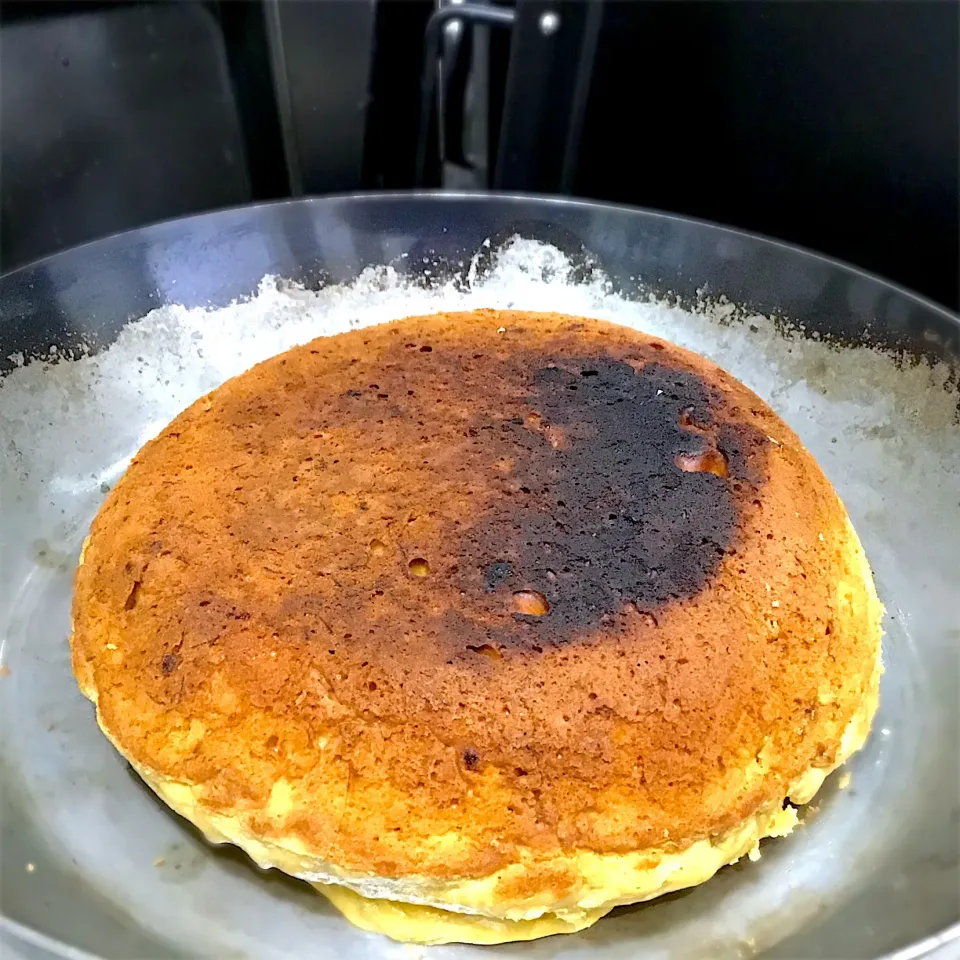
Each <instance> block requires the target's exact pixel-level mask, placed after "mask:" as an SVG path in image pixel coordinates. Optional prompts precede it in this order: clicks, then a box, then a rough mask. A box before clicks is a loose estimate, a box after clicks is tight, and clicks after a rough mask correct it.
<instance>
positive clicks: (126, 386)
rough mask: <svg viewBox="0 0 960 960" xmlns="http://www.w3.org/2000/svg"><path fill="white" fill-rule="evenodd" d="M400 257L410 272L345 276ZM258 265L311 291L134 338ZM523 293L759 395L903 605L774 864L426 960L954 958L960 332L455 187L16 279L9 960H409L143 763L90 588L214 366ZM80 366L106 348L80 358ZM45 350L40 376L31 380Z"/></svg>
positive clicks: (550, 205) (759, 250) (959, 738)
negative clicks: (623, 331)
mask: <svg viewBox="0 0 960 960" xmlns="http://www.w3.org/2000/svg"><path fill="white" fill-rule="evenodd" d="M515 237H520V238H525V239H521V240H515V239H511V238H515ZM531 241H540V243H533V242H531ZM384 264H391V265H393V268H394V269H393V270H392V271H385V270H380V271H378V272H375V273H373V274H371V273H367V274H365V275H364V276H363V277H362V278H361V279H360V280H359V281H358V280H357V278H358V276H359V275H360V274H361V271H363V270H364V268H366V267H369V266H376V265H384ZM265 274H272V275H276V276H279V277H283V278H287V279H292V280H296V281H301V282H302V283H303V284H304V285H305V286H306V287H307V288H312V289H316V288H320V292H319V293H318V294H316V295H315V296H314V295H311V294H306V293H303V292H302V291H300V292H298V291H296V290H295V291H293V292H290V293H288V292H284V290H282V289H281V290H277V289H276V286H275V285H274V286H268V288H265V291H264V292H263V293H262V294H261V295H260V297H259V298H258V299H257V300H255V301H253V302H252V303H247V304H243V303H241V304H239V305H236V306H234V307H231V308H229V309H227V310H225V311H220V312H213V313H210V314H209V315H204V314H202V313H200V312H192V313H191V312H187V311H183V310H176V309H172V308H166V309H165V310H164V311H161V312H160V313H159V314H154V315H153V316H152V317H151V318H148V319H147V320H146V321H144V322H143V323H142V324H139V325H132V326H129V325H130V322H131V321H132V320H136V319H137V318H140V317H143V316H144V315H145V314H147V313H148V312H149V311H151V310H154V309H155V308H158V307H162V306H163V305H168V304H183V305H185V306H186V307H224V306H225V305H227V304H230V303H231V302H232V301H235V300H237V299H238V298H239V299H241V300H242V299H243V298H249V297H250V295H251V294H253V293H254V292H255V291H256V290H257V287H258V283H259V282H260V280H261V278H262V277H263V276H264V275H265ZM457 275H459V278H456V276H457ZM451 278H455V279H451ZM337 283H342V284H346V286H343V287H337V288H333V287H331V284H337ZM650 296H657V297H660V298H661V302H660V303H659V305H657V304H650V303H649V302H647V301H648V298H649V297H650ZM663 298H667V299H669V301H670V305H667V304H666V303H664V302H663ZM507 303H513V304H515V305H517V306H520V307H528V308H540V309H565V310H567V311H568V312H580V313H593V314H594V315H598V316H607V317H610V318H612V319H617V320H620V321H621V322H626V323H636V324H639V325H641V326H646V327H647V328H649V329H651V330H653V331H654V332H657V333H659V334H661V335H665V336H670V337H672V338H673V339H676V340H678V341H680V342H682V343H684V344H685V345H687V346H690V347H693V348H694V349H697V350H700V351H701V352H703V353H705V354H707V355H709V356H711V357H712V358H713V359H715V360H717V361H718V362H720V363H721V364H722V365H724V366H726V367H727V368H728V369H730V370H731V372H733V373H734V374H735V375H737V376H739V377H740V378H741V379H743V380H745V382H747V383H748V385H750V386H752V387H753V388H754V389H756V390H757V391H758V392H759V393H761V395H763V396H764V397H765V398H766V399H767V400H769V401H770V402H771V403H772V404H773V406H774V407H775V408H776V409H777V410H778V412H780V413H781V414H782V415H783V416H784V417H785V419H786V420H787V421H788V422H789V423H790V424H791V425H792V426H793V427H794V429H795V430H796V431H797V432H798V433H799V434H800V436H801V438H802V439H803V440H804V442H805V443H806V444H807V446H808V447H809V448H810V449H811V450H812V451H813V453H814V454H815V455H816V456H817V457H818V459H819V460H820V462H821V463H822V464H823V466H824V469H825V470H826V472H827V473H828V475H829V476H830V478H831V479H832V480H833V482H834V483H835V485H836V486H837V488H838V490H839V492H840V494H841V495H842V496H843V497H844V499H845V500H846V501H847V503H848V506H849V508H850V512H851V514H852V516H853V520H854V523H855V525H856V526H857V528H858V530H859V531H860V533H861V536H862V539H863V541H864V544H865V546H866V549H867V553H868V555H869V556H870V558H871V560H872V562H873V565H874V568H875V571H876V576H877V581H878V586H879V588H880V592H881V595H882V597H883V599H884V601H885V603H886V606H887V610H888V613H889V615H888V618H887V622H886V625H885V626H886V638H885V659H886V664H887V672H886V674H885V676H884V681H883V688H882V705H881V712H880V714H879V716H878V719H877V722H876V726H875V730H874V733H873V735H872V737H871V739H870V741H869V743H868V745H867V747H866V748H865V750H864V751H863V752H862V753H861V754H860V755H858V757H857V758H856V759H855V761H854V762H853V763H852V764H851V769H850V776H849V777H841V776H835V777H833V778H831V780H830V781H828V785H827V786H826V787H825V788H824V792H823V793H822V794H821V796H820V797H819V798H818V800H817V801H816V803H815V805H814V808H813V809H812V810H811V811H808V812H807V815H806V820H805V823H804V825H803V827H802V828H801V829H799V830H798V831H797V832H796V833H795V834H794V835H793V836H791V837H789V838H786V839H785V840H781V841H772V842H769V843H767V844H766V845H765V846H764V848H763V850H764V856H763V858H762V860H761V861H760V862H759V863H756V864H754V863H745V864H742V865H737V866H735V867H732V868H728V869H726V870H724V871H722V872H721V873H720V874H719V875H718V876H717V877H716V878H714V879H713V880H711V881H710V882H709V883H707V884H705V885H704V886H702V887H699V888H696V889H694V890H692V891H687V892H685V893H681V894H676V895H673V896H671V897H667V898H664V899H663V900H661V901H654V902H653V903H650V904H646V905H641V906H637V907H632V908H626V909H621V910H619V911H617V912H616V913H615V914H613V915H611V916H610V917H609V918H606V919H604V920H602V921H601V922H600V923H599V924H597V925H596V926H595V927H593V928H592V929H590V930H588V931H585V932H584V933H582V934H578V935H576V936H573V937H566V938H564V937H554V938H550V939H548V940H544V941H539V942H537V943H534V944H522V945H513V946H510V945H507V946H504V947H502V948H473V947H449V948H447V947H444V948H431V949H430V950H429V951H425V953H428V954H429V956H430V957H431V960H432V958H434V957H436V958H438V960H440V958H468V957H478V956H480V955H481V950H483V952H484V953H485V954H492V955H494V956H497V957H511V956H517V955H522V956H523V957H527V958H561V957H562V958H574V957H579V958H586V957H590V958H627V957H631V958H632V957H636V956H638V955H643V956H644V957H649V958H667V957H670V958H675V957H691V958H697V957H703V958H711V960H712V958H719V957H726V956H731V957H741V956H753V955H758V954H762V955H763V956H765V957H771V958H777V957H779V958H788V957H789V958H796V957H803V958H814V957H820V958H838V957H842V958H854V957H880V956H894V957H897V958H900V960H906V958H908V957H920V956H928V955H933V954H936V955H937V956H948V955H949V956H956V955H958V954H957V952H956V949H955V948H956V947H957V945H958V944H960V924H958V922H957V921H958V916H960V897H958V894H960V886H958V861H960V821H958V817H960V796H958V793H960V781H958V756H960V731H958V704H960V601H958V597H960V553H958V548H957V544H958V542H960V426H958V421H957V402H958V394H957V389H956V379H955V376H954V378H953V379H951V374H950V371H951V370H955V369H956V368H957V366H958V361H960V322H958V320H957V318H956V317H953V316H951V315H950V314H948V313H947V312H945V311H943V310H941V309H940V308H938V307H936V306H934V305H933V304H930V303H926V302H924V301H922V300H920V299H919V298H917V297H915V296H913V295H911V294H910V293H907V292H905V291H903V290H899V289H896V288H895V287H892V286H890V285H889V284H886V283H884V282H883V281H881V280H878V279H876V278H873V277H870V276H867V275H866V274H863V273H861V272H859V271H857V270H854V269H852V268H849V267H846V266H843V265H841V264H838V263H835V262H833V261H830V260H826V259H824V258H822V257H818V256H816V255H813V254H810V253H806V252H803V251H801V250H797V249H794V248H791V247H787V246H784V245H782V244H778V243H774V242H771V241H768V240H763V239H760V238H757V237H752V236H749V235H746V234H743V233H738V232H735V231H732V230H726V229H723V228H720V227H715V226H710V225H708V224H703V223H695V222H692V221H689V220H683V219H680V218H677V217H669V216H663V215H660V214H655V213H648V212H643V211H636V210H628V209H619V208H614V207H608V206H601V205H597V204H589V203H575V202H568V201H563V200H549V199H532V198H524V197H505V196H495V195H477V196H455V195H449V194H447V195H399V196H390V195H379V196H359V197H345V198H331V199H321V200H305V201H294V202H289V203H282V204H277V205H270V206H262V207H248V208H243V209H238V210H229V211H224V212H221V213H213V214H209V215H204V216H199V217H193V218H189V219H185V220H179V221H175V222H172V223H166V224H161V225H159V226H155V227H150V228H147V229H145V230H139V231H134V232H131V233H127V234H122V235H120V236H116V237H111V238H108V239H106V240H102V241H99V242H96V243H92V244H89V245H87V246H84V247H80V248H78V249H75V250H70V251H67V252H65V253H62V254H59V255H57V256H55V257H51V258H50V259H48V260H44V261H41V262H40V263H38V264H35V265H33V266H30V267H26V268H24V269H22V270H19V271H17V272H15V273H12V274H9V275H7V276H5V277H2V278H0V366H2V367H3V369H4V370H5V371H6V375H5V376H4V377H3V379H2V380H0V570H2V575H0V642H2V644H3V647H2V662H3V669H2V670H0V674H2V675H0V722H2V731H3V736H2V743H0V764H2V768H0V782H2V789H3V796H2V798H0V799H2V804H0V831H2V833H0V839H2V876H0V879H2V891H0V892H2V898H0V907H2V914H3V917H2V918H0V929H2V931H3V932H2V933H0V937H2V938H4V939H0V947H3V948H4V949H5V951H6V952H5V953H4V955H5V956H11V957H24V958H31V960H34V958H40V957H49V956H56V957H86V956H90V955H93V956H96V957H102V958H123V960H129V958H133V957H137V958H155V957H156V958H159V957H185V956H197V955H207V956H216V957H256V958H258V960H260V958H264V960H281V958H292V957H297V958H302V957H308V956H309V957H312V958H318V960H319V958H323V957H345V956H348V957H361V958H362V957H367V958H373V957H388V958H407V960H410V958H412V957H414V956H419V955H420V954H419V952H418V951H417V950H413V949H411V948H408V947H405V946H403V945H399V944H395V943H392V942H390V941H387V940H385V939H382V938H379V937H376V936H373V935H369V934H364V933H361V932H359V931H357V930H354V929H353V928H352V927H350V926H349V925H348V924H347V923H346V922H345V921H343V920H342V919H340V918H339V916H338V915H336V914H335V913H334V912H333V911H332V909H331V908H330V907H329V906H328V905H327V904H326V901H325V900H323V899H322V898H321V897H318V896H316V895H315V894H314V893H313V892H312V891H310V890H309V889H308V888H306V886H305V885H302V884H299V883H297V882H295V881H291V880H288V879H286V878H283V877H281V876H279V875H277V874H276V873H275V872H272V873H270V874H260V873H258V872H257V871H256V870H255V869H254V868H253V867H252V866H250V865H249V864H248V862H247V861H246V860H245V859H244V858H243V857H242V856H241V855H239V854H236V853H232V852H230V851H225V850H213V849H211V848H208V847H206V846H205V845H204V844H203V843H202V842H201V841H200V840H199V839H198V837H197V835H196V834H195V833H194V832H193V831H192V829H191V828H190V827H189V826H188V825H186V824H185V823H184V822H182V821H180V820H179V819H177V818H176V817H174V816H173V815H172V814H170V813H168V812H167V811H166V809H165V808H164V807H162V806H161V805H160V804H159V803H158V802H156V801H155V800H154V799H153V797H152V795H151V794H150V793H149V792H148V791H146V790H145V789H144V788H143V787H142V786H141V785H140V784H139V781H137V780H136V778H135V777H133V776H132V775H131V774H130V773H129V772H128V769H127V767H126V765H125V764H124V763H123V762H122V761H121V760H120V759H119V757H118V756H117V755H116V754H115V753H114V752H113V750H112V748H110V747H109V745H108V744H107V743H106V741H105V740H104V739H103V737H102V736H101V735H100V733H99V732H98V730H97V728H96V725H95V722H94V718H93V714H92V711H91V708H90V706H89V704H87V702H86V701H85V700H83V698H82V697H81V695H80V693H79V692H78V691H77V689H76V686H75V684H74V682H73V680H72V677H71V675H70V668H69V659H68V652H67V633H68V630H69V606H68V604H69V595H70V586H71V574H72V569H73V567H74V565H75V563H76V559H77V552H78V550H79V546H80V543H81V540H82V537H83V535H84V531H85V528H86V526H87V524H88V523H89V521H90V519H91V518H92V516H93V513H94V512H95V510H96V508H97V506H98V503H99V501H100V499H101V498H102V496H103V490H105V489H106V488H107V487H108V485H109V483H110V482H111V480H112V479H113V478H114V477H115V476H116V475H117V474H118V473H119V472H120V471H121V470H122V469H123V465H124V463H125V460H126V458H128V457H129V456H130V455H131V454H133V453H134V451H135V450H136V449H137V447H138V446H139V444H140V443H141V442H142V441H143V440H144V439H145V438H146V437H147V436H149V435H150V433H151V432H154V431H156V430H157V429H159V427H160V426H161V425H162V424H163V422H165V421H166V420H168V419H170V418H171V417H172V415H173V414H174V413H175V412H176V410H177V409H179V408H180V407H182V406H183V405H185V404H186V403H187V402H189V401H190V400H191V399H192V398H193V396H194V395H196V394H199V393H201V392H203V391H205V390H207V389H210V387H211V386H212V385H213V384H214V383H215V382H216V381H217V379H218V378H219V379H222V378H223V377H224V376H226V375H227V374H229V373H231V372H233V371H234V370H235V369H242V368H243V367H244V366H247V365H249V364H250V363H252V362H253V360H255V359H257V358H258V357H259V355H262V354H263V353H265V352H266V353H269V352H273V351H275V350H278V349H281V348H282V346H284V345H285V344H286V343H287V342H291V341H292V340H295V339H297V338H298V337H300V338H302V337H304V336H307V335H312V334H313V333H316V332H318V331H321V332H322V331H324V330H326V331H329V330H332V329H337V328H343V327H344V326H346V325H348V324H350V323H353V322H369V321H373V320H377V319H384V318H387V317H390V316H402V315H405V314H409V313H412V312H416V311H421V312H422V311H424V310H427V309H443V308H445V307H446V308H449V307H452V306H459V305H480V304H488V305H498V304H499V305H506V304H507ZM771 318H772V319H771ZM790 322H793V324H794V325H793V327H792V328H791V327H790ZM798 325H799V326H798ZM788 328H789V329H788ZM84 351H86V352H88V353H90V354H91V355H92V356H91V357H88V358H86V359H79V360H77V359H69V358H71V357H76V356H78V355H79V354H80V353H82V352H84ZM32 357H41V359H40V360H34V362H33V363H32V364H29V363H28V364H27V366H26V367H24V368H23V369H19V365H20V364H21V363H22V362H23V361H24V359H26V360H29V359H30V358H32ZM52 361H58V362H52ZM844 788H845V789H844Z"/></svg>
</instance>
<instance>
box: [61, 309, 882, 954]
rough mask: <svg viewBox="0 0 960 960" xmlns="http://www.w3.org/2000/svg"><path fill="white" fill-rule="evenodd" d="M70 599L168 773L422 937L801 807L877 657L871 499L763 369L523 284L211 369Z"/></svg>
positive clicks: (604, 902) (564, 892)
mask: <svg viewBox="0 0 960 960" xmlns="http://www.w3.org/2000/svg"><path fill="white" fill-rule="evenodd" d="M73 614H74V633H73V637H72V645H73V657H74V668H75V671H76V674H77V677H78V679H79V682H80V686H81V688H82V689H83V691H84V693H85V694H86V695H87V696H88V697H90V698H91V699H92V700H93V701H94V702H95V703H96V704H97V713H98V719H99V722H100V724H101V726H102V728H103V729H104V731H105V732H106V734H107V735H108V736H109V737H110V739H111V740H112V741H113V743H114V744H115V745H116V746H117V748H118V749H119V750H120V751H121V752H122V753H123V754H124V755H125V756H126V757H127V758H128V759H129V760H130V762H131V763H132V764H133V766H134V767H135V768H136V769H137V770H138V771H139V772H140V773H141V775H142V776H143V777H144V779H145V780H146V781H147V782H148V783H149V784H150V785H151V786H152V787H153V788H154V789H155V790H156V791H157V793H158V794H160V796H161V797H163V799H164V800H166V802H167V803H168V804H170V806H171V807H173V808H174V809H175V810H177V811H178V812H180V813H182V814H183V815H185V816H186V817H188V818H189V819H190V820H192V821H193V822H194V823H196V824H197V826H198V827H200V829H202V830H203V831H204V833H205V834H206V835H207V836H208V837H209V838H210V839H211V840H214V841H218V842H222V841H229V842H232V843H236V844H238V845H239V846H241V847H243V848H244V849H245V850H246V851H247V852H248V853H249V854H250V855H251V857H252V858H253V859H254V860H255V861H256V862H257V863H259V864H261V865H262V866H276V867H278V868H280V869H282V870H284V871H286V872H287V873H290V874H293V875H295V876H299V877H302V878H303V879H306V880H309V881H311V882H313V883H315V884H318V885H320V886H321V889H323V890H324V892H326V893H327V895H328V896H329V897H330V899H331V900H332V901H333V902H334V903H335V904H336V905H337V906H338V907H339V908H340V909H341V910H342V911H343V912H344V913H345V914H346V915H347V916H348V917H349V918H350V919H352V920H353V921H354V922H356V923H357V924H358V925H360V926H364V927H366V928H368V929H380V930H383V931H384V932H387V933H389V934H390V935H392V936H395V937H397V938H399V939H409V940H419V941H422V942H444V941H448V940H466V941H471V942H498V941H502V940H510V939H529V938H531V937H537V936H545V935H548V934H551V933H557V932H571V931H573V930H576V929H581V928H582V927H584V926H588V925H589V924H590V923H592V922H594V921H595V920H597V919H598V918H599V917H600V916H602V915H603V914H604V913H606V912H608V911H609V910H610V909H612V908H613V907H614V906H616V905H617V904H620V903H630V902H635V901H637V900H642V899H647V898H649V897H653V896H657V895H658V894H661V893H665V892H668V891H669V890H673V889H678V888H680V887H684V886H690V885H692V884H696V883H699V882H702V881H703V880H705V879H707V878H709V877H710V876H711V875H712V874H713V873H714V872H715V871H716V870H717V869H719V868H720V867H721V866H723V865H724V864H726V863H729V862H732V861H734V860H736V859H738V858H739V857H741V856H743V855H745V854H748V853H752V852H753V851H754V850H755V849H756V845H757V843H758V841H759V840H760V839H761V838H762V837H764V836H771V835H781V834H783V833H785V832H788V831H789V829H790V828H791V827H792V825H793V823H794V822H795V812H794V810H793V809H792V807H786V808H784V800H785V799H786V798H790V799H791V800H793V801H794V802H795V803H804V802H806V801H808V800H809V799H810V798H811V797H812V796H813V794H814V793H815V792H816V790H817V789H818V788H819V786H820V783H821V782H822V780H823V778H824V776H826V774H827V773H828V772H829V771H830V770H832V769H833V768H834V767H836V766H837V765H838V764H839V763H841V762H842V761H843V760H844V759H846V757H847V756H849V755H850V754H851V753H852V752H854V751H855V750H856V749H858V748H859V746H860V745H861V744H862V743H863V740H864V738H865V736H866V734H867V731H868V730H869V725H870V720H871V718H872V716H873V712H874V710H875V708H876V700H877V686H878V677H879V670H880V665H879V650H880V626H879V622H880V615H881V607H880V604H879V601H878V600H877V597H876V593H875V590H874V586H873V581H872V578H871V575H870V571H869V567H868V566H867V564H866V561H865V558H864V556H863V551H862V549H861V547H860V544H859V541H858V539H857V537H856V534H855V533H854V531H853V529H852V527H851V525H850V522H849V520H848V518H847V515H846V511H845V509H844V507H843V505H842V503H841V502H840V500H839V499H838V497H837V495H836V493H835V492H834V491H833V489H832V488H831V486H830V484H829V482H828V481H827V479H826V478H825V477H824V475H823V473H822V471H821V470H820V468H819V467H818V466H817V464H816V462H815V461H814V460H813V458H812V457H811V456H810V454H809V453H808V452H807V451H806V450H804V448H803V447H802V446H801V444H800V442H799V440H798V439H797V437H796V436H795V435H794V434H793V432H792V431H791V430H790V429H789V428H788V427H787V426H786V425H785V424H784V423H783V422H782V421H781V420H780V419H779V418H778V417H777V416H776V415H775V414H774V413H773V412H772V411H771V410H770V409H769V407H768V406H767V405H766V404H765V403H764V402H763V401H761V400H760V399H759V398H758V397H757V396H755V395H754V394H753V393H751V392H750V391H749V390H748V389H747V388H746V387H744V386H743V385H742V384H740V383H739V382H738V381H736V380H735V379H734V378H732V377H731V376H730V375H728V374H726V373H725V372H724V371H722V370H721V369H720V368H718V367H716V366H715V365H713V364H712V363H710V362H708V361H706V360H705V359H703V358H701V357H699V356H696V355H695V354H692V353H690V352H688V351H686V350H683V349H681V348H679V347H676V346H674V345H672V344H669V343H667V342H665V341H662V340H658V339H655V338H651V337H649V336H646V335H645V334H642V333H639V332H636V331H634V330H631V329H627V328H624V327H620V326H616V325H613V324H609V323H605V322H602V321H596V320H589V319H584V318H579V317H569V316H562V315H557V314H534V313H523V312H515V311H475V312H472V313H447V314H436V315H432V316H426V317H415V318H409V319H407V320H403V321H398V322H395V323H390V324H384V325H382V326H379V327H373V328H366V329H362V330H357V331H353V332H350V333H345V334H341V335H338V336H335V337H329V338H321V339H318V340H315V341H313V342H311V343H309V344H307V345H305V346H302V347H296V348H294V349H293V350H290V351H288V352H287V353H284V354H281V355H280V356H278V357H274V358H272V359H270V360H268V361H266V362H264V363H261V364H259V365H258V366H256V367H254V368H253V369H252V370H250V371H248V372H246V373H244V374H242V375H240V376H239V377H236V378H234V379H233V380H230V381H228V382H227V383H225V384H224V385H223V386H221V387H220V388H218V389H217V390H215V391H214V392H213V393H211V394H208V395H207V396H206V397H204V398H202V399H201V400H199V401H198V402H197V403H195V404H194V405H193V406H191V407H190V408H189V409H188V410H187V411H185V412H184V413H183V414H181V415H180V416H179V417H178V418H177V419H176V420H174V421H173V423H171V424H170V425H169V426H168V427H167V428H166V429H165V430H164V431H163V432H161V434H160V435H159V436H158V437H157V438H156V439H155V440H153V441H151V442H150V443H148V444H147V445H146V446H145V447H144V448H143V449H142V450H141V451H140V453H139V454H138V455H137V457H136V458H135V459H134V461H133V462H132V464H131V465H130V468H129V469H128V471H127V473H126V475H125V476H124V477H123V479H122V480H121V481H120V482H119V483H118V484H117V486H116V487H115V488H114V489H113V491H111V493H110V495H109V496H108V498H107V500H106V502H105V504H104V506H103V508H102V509H101V511H100V513H99V515H98V516H97V519H96V520H95V522H94V524H93V527H92V530H91V534H90V538H89V540H88V542H87V545H86V548H85V552H84V556H83V558H82V561H81V566H80V568H79V571H78V574H77V582H76V590H75V596H74V609H73ZM331 885H332V886H331Z"/></svg>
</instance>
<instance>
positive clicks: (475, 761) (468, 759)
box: [463, 747, 480, 770]
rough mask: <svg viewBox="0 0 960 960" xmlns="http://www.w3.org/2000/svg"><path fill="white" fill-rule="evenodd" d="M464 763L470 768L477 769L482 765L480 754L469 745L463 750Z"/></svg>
mask: <svg viewBox="0 0 960 960" xmlns="http://www.w3.org/2000/svg"><path fill="white" fill-rule="evenodd" d="M463 765H464V766H465V767H466V768H467V769H468V770H477V769H478V768H479V766H480V754H479V753H477V751H476V750H474V749H473V747H467V749H466V750H464V751H463Z"/></svg>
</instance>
